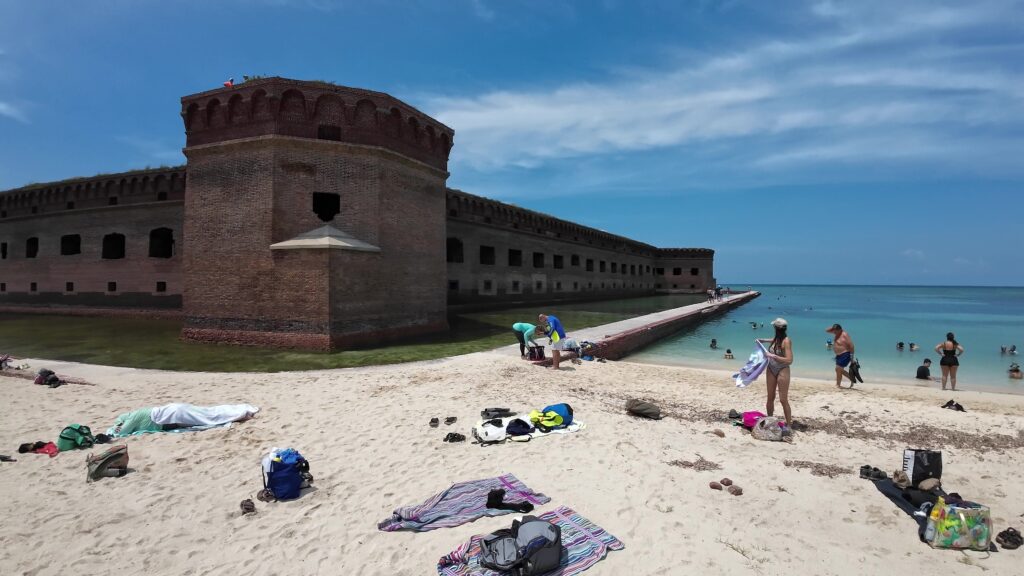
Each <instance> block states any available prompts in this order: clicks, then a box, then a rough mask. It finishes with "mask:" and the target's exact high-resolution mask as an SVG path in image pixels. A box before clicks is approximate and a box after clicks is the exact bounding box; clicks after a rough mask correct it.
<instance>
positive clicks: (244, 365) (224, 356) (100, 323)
mask: <svg viewBox="0 0 1024 576" xmlns="http://www.w3.org/2000/svg"><path fill="white" fill-rule="evenodd" d="M697 300H698V298H696V297H693V296H687V295H672V296H653V297H647V298H633V299H629V300H613V301H605V302H591V303H578V304H568V305H553V306H543V307H540V306H531V307H526V308H512V309H505V310H495V311H489V312H475V313H466V314H459V315H453V316H452V317H451V318H450V319H449V324H450V326H451V330H450V331H449V333H448V334H446V335H443V336H434V337H430V338H424V339H420V340H416V341H411V342H408V343H403V344H398V345H394V346H387V347H382V348H371V349H363V350H346V351H340V352H298V351H291V350H277V349H262V348H250V347H242V346H228V345H218V344H205V343H195V342H183V341H181V340H180V339H179V337H178V336H179V332H180V330H181V323H180V322H179V321H176V320H155V319H137V318H90V317H82V316H49V315H46V316H44V315H36V314H14V315H5V318H4V321H3V322H0V353H3V354H11V355H13V356H14V357H16V358H46V359H49V360H65V361H71V362H84V363H87V364H102V365H108V366H127V367H133V368H154V369H162V370H186V371H215V372H280V371H286V370H317V369H324V368H348V367H353V366H369V365H377V364H394V363H399V362H412V361H416V360H432V359H436V358H444V357H447V356H456V355H459V354H468V353H471V352H480V351H483V350H491V349H493V348H497V347H499V346H505V345H509V344H514V343H515V337H514V336H513V334H512V324H513V323H515V322H536V318H537V314H538V313H540V312H548V313H551V314H556V315H557V316H558V317H559V318H560V319H561V320H562V323H563V324H564V325H565V327H566V329H567V330H568V331H569V332H570V334H571V333H572V331H573V330H578V329H581V328H588V327H591V326H599V325H601V324H607V323H609V322H616V321H618V320H623V319H626V318H632V317H634V316H638V315H641V314H648V313H651V312H656V311H659V310H666V309H669V308H675V307H678V306H685V305H687V304H692V303H694V302H696V301H697ZM543 342H546V340H545V341H543ZM40 367H41V366H33V367H32V368H33V369H38V368H40Z"/></svg>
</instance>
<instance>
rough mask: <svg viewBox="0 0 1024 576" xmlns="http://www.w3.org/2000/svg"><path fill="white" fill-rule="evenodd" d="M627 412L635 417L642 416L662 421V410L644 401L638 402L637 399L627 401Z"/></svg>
mask: <svg viewBox="0 0 1024 576" xmlns="http://www.w3.org/2000/svg"><path fill="white" fill-rule="evenodd" d="M626 412H629V413H630V414H632V415H634V416H640V417H641V418H650V419H651V420H661V408H658V406H657V405H655V404H651V403H650V402H644V401H643V400H638V399H636V398H633V399H631V400H627V401H626Z"/></svg>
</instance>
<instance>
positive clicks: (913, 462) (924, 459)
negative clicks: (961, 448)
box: [903, 448, 942, 488]
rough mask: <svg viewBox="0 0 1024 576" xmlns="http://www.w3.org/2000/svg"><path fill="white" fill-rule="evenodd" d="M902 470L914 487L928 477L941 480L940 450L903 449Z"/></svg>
mask: <svg viewBox="0 0 1024 576" xmlns="http://www.w3.org/2000/svg"><path fill="white" fill-rule="evenodd" d="M903 471H904V472H906V473H907V478H910V485H911V486H913V487H915V488H916V487H918V486H920V485H921V482H923V481H925V480H927V479H929V478H935V479H936V480H941V479H942V452H936V451H934V450H921V449H919V448H907V449H906V450H904V451H903Z"/></svg>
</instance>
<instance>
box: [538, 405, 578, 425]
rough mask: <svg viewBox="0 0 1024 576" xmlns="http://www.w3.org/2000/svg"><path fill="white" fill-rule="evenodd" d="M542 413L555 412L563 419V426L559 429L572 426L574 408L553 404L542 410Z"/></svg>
mask: <svg viewBox="0 0 1024 576" xmlns="http://www.w3.org/2000/svg"><path fill="white" fill-rule="evenodd" d="M541 412H542V413H545V414H546V413H548V412H555V413H557V414H558V415H559V416H561V417H562V425H561V426H558V428H566V427H568V426H569V424H572V406H569V405H568V404H552V405H551V406H547V407H545V408H544V409H543V410H541Z"/></svg>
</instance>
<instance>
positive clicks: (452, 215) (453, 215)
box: [448, 210, 459, 218]
mask: <svg viewBox="0 0 1024 576" xmlns="http://www.w3.org/2000/svg"><path fill="white" fill-rule="evenodd" d="M448 215H449V216H451V217H452V218H455V217H456V216H458V215H459V211H458V210H449V211H448Z"/></svg>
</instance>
